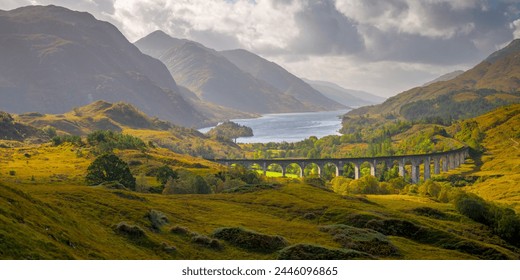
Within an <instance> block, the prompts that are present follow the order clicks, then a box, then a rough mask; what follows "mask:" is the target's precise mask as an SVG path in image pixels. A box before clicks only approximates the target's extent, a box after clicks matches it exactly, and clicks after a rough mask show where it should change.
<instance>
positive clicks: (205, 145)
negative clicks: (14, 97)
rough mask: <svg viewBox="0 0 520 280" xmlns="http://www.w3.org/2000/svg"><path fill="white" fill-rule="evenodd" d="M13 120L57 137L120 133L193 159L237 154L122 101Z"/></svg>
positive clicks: (226, 145)
mask: <svg viewBox="0 0 520 280" xmlns="http://www.w3.org/2000/svg"><path fill="white" fill-rule="evenodd" d="M14 119H15V120H16V121H17V122H18V123H20V125H22V124H23V125H25V126H27V127H33V129H35V130H36V128H40V129H47V128H49V127H52V128H54V129H55V130H56V132H57V134H59V135H75V136H86V135H88V134H90V133H93V132H95V131H98V130H110V131H113V132H122V133H126V134H129V135H133V136H137V137H139V138H141V139H143V140H145V141H146V142H152V143H154V144H155V145H157V146H159V147H163V148H168V149H170V150H173V151H176V152H178V153H184V154H191V155H194V156H204V157H210V158H211V157H216V156H220V157H226V156H232V155H236V154H240V151H239V150H240V149H239V148H238V147H237V146H236V145H234V144H233V143H231V142H225V141H217V140H216V139H212V138H209V137H207V136H205V135H204V134H202V133H200V132H198V131H197V130H195V129H190V128H184V127H180V126H176V125H174V124H172V123H170V122H166V121H163V120H159V119H157V118H151V117H149V116H147V115H146V114H144V113H143V112H141V111H139V110H137V109H136V108H135V107H134V106H132V105H130V104H127V103H122V102H118V103H113V104H112V103H108V102H106V101H96V102H94V103H92V104H89V105H86V106H83V107H76V108H74V109H73V110H72V111H70V112H67V113H64V114H58V115H53V114H40V113H26V114H21V115H15V116H14ZM40 132H41V131H40ZM44 139H45V138H44ZM47 140H48V138H47Z"/></svg>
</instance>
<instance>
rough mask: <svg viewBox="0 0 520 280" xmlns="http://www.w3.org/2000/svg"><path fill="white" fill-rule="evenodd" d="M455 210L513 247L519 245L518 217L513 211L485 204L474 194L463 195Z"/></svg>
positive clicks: (519, 225) (459, 197)
mask: <svg viewBox="0 0 520 280" xmlns="http://www.w3.org/2000/svg"><path fill="white" fill-rule="evenodd" d="M455 208H456V209H457V210H458V211H459V212H460V213H461V214H463V215H465V216H466V217H468V218H470V219H472V220H474V221H476V222H479V223H482V224H484V225H487V226H489V227H490V228H491V229H492V230H493V232H494V233H495V234H497V235H498V236H500V237H501V238H502V239H504V240H505V241H507V242H509V243H510V244H513V245H516V246H518V245H520V217H519V216H518V215H516V214H515V212H514V210H512V209H509V208H504V207H500V206H497V205H494V204H491V203H488V202H486V201H485V200H484V199H482V198H480V197H478V196H477V195H474V194H467V193H463V194H461V195H459V196H458V197H457V199H455Z"/></svg>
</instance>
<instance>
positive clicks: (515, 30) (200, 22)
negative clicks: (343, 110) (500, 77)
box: [0, 0, 520, 97]
mask: <svg viewBox="0 0 520 280" xmlns="http://www.w3.org/2000/svg"><path fill="white" fill-rule="evenodd" d="M49 4H54V5H59V6H64V7H67V8H70V9H72V10H78V11H86V12H89V13H91V14H93V15H94V16H95V17H96V18H98V19H100V20H105V21H108V22H110V23H112V24H114V25H115V26H116V27H118V28H119V30H120V31H121V32H122V33H123V34H124V35H125V36H126V37H127V38H128V40H129V41H131V42H134V41H136V40H138V39H140V38H142V37H144V36H146V35H147V34H149V33H151V32H153V31H155V30H159V29H160V30H163V31H165V32H166V33H168V34H170V35H171V36H173V37H177V38H186V39H190V40H194V41H198V42H200V43H202V44H204V45H206V46H207V47H210V48H213V49H216V50H225V49H237V48H243V49H246V50H249V51H252V52H254V53H257V54H259V55H261V56H263V57H264V58H266V59H268V60H271V61H274V62H276V63H278V64H280V65H281V66H283V67H284V68H286V69H287V70H289V71H290V72H292V73H293V74H295V75H297V76H299V77H304V78H308V79H311V80H322V81H330V82H334V83H337V84H339V85H341V86H343V87H345V88H350V89H357V90H365V91H368V92H370V93H373V94H377V95H380V96H385V97H388V96H392V95H395V94H398V93H400V92H402V91H404V90H407V89H410V88H412V87H415V86H420V85H422V84H423V83H426V82H428V81H431V80H433V79H435V78H437V77H439V76H441V75H443V74H446V73H449V72H452V71H455V70H468V69H470V68H471V67H473V66H475V65H476V64H478V63H479V62H480V61H482V60H483V59H485V58H486V57H487V56H488V55H490V54H491V53H492V52H494V51H496V50H498V49H500V48H502V47H504V46H506V45H507V44H508V43H509V42H511V41H512V40H513V39H515V38H520V0H323V1H319V0H314V1H311V0H256V1H254V0H0V9H2V10H10V9H14V8H17V7H20V6H26V5H49Z"/></svg>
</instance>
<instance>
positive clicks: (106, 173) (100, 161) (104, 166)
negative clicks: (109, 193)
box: [85, 154, 136, 190]
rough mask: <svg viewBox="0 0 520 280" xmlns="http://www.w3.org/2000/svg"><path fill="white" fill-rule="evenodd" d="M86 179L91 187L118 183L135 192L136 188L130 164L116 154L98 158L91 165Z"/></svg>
mask: <svg viewBox="0 0 520 280" xmlns="http://www.w3.org/2000/svg"><path fill="white" fill-rule="evenodd" d="M85 179H86V181H87V184H89V185H99V184H101V183H103V182H110V181H117V182H119V183H121V184H122V185H124V186H125V187H127V188H129V189H131V190H135V186H136V183H135V178H134V176H132V173H131V172H130V168H129V167H128V164H126V162H124V161H122V160H121V159H120V158H119V157H117V156H116V155H114V154H105V155H102V156H100V157H98V158H96V159H95V160H94V161H93V162H92V163H91V164H90V165H89V167H88V169H87V176H86V177H85Z"/></svg>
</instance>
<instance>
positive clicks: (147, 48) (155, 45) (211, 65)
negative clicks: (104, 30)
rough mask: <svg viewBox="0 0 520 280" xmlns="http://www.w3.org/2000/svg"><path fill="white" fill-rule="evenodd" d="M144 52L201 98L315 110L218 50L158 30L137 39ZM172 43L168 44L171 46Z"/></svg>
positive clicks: (244, 106) (268, 109) (238, 106)
mask: <svg viewBox="0 0 520 280" xmlns="http://www.w3.org/2000/svg"><path fill="white" fill-rule="evenodd" d="M135 45H136V46H137V47H138V48H139V49H140V50H141V51H142V52H144V53H146V54H149V55H152V56H155V57H156V58H158V59H160V60H161V61H162V62H163V63H164V64H165V65H166V66H167V67H168V69H169V70H170V73H171V75H172V76H173V78H174V79H175V80H176V81H177V82H178V83H179V84H180V85H182V86H184V87H186V88H187V89H189V90H190V91H192V92H194V93H195V94H196V95H197V97H198V98H200V99H201V100H202V101H205V102H210V103H214V104H217V105H220V106H224V107H229V108H233V109H235V110H240V111H245V112H252V113H283V112H302V111H312V110H314V109H316V108H315V107H312V108H311V107H309V106H306V105H304V104H302V102H300V101H299V100H297V99H296V98H294V97H293V96H290V95H288V94H284V93H283V92H281V91H280V90H278V89H277V88H275V87H274V86H272V85H270V84H269V83H267V82H265V81H262V80H259V79H256V78H255V77H253V76H252V75H250V74H248V73H246V72H244V71H242V70H241V69H240V68H239V67H237V66H236V65H235V64H233V63H231V62H230V61H229V60H228V59H227V58H226V57H225V56H223V55H222V54H220V53H219V52H217V51H215V50H212V49H209V48H206V47H205V46H203V45H201V44H199V43H196V42H193V41H189V40H180V39H175V38H171V37H170V36H169V35H167V34H165V33H164V32H162V31H156V32H153V33H151V34H149V35H148V36H146V37H144V38H142V39H140V40H138V41H137V42H135ZM168 46H169V47H168Z"/></svg>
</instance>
